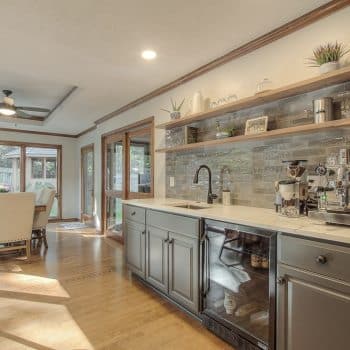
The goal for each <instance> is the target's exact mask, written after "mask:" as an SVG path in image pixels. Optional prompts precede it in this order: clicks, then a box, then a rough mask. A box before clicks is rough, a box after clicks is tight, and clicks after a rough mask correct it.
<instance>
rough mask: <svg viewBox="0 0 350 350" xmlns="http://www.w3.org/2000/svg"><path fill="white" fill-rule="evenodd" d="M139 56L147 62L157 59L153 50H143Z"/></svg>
mask: <svg viewBox="0 0 350 350" xmlns="http://www.w3.org/2000/svg"><path fill="white" fill-rule="evenodd" d="M141 56H142V58H143V59H145V60H148V61H149V60H154V59H155V58H156V57H157V53H156V52H155V51H153V50H145V51H142V54H141Z"/></svg>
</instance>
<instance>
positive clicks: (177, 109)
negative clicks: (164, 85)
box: [161, 98, 185, 119]
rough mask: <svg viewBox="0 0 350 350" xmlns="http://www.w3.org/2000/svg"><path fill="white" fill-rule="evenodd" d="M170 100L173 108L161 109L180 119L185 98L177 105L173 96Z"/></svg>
mask: <svg viewBox="0 0 350 350" xmlns="http://www.w3.org/2000/svg"><path fill="white" fill-rule="evenodd" d="M170 101H171V108H172V110H171V111H169V110H168V109H164V108H162V109H161V110H162V111H164V112H167V113H169V114H170V118H171V119H179V118H180V117H181V108H182V106H183V104H184V102H185V99H183V100H182V101H181V103H180V104H179V105H177V103H176V102H174V101H173V99H172V98H171V99H170Z"/></svg>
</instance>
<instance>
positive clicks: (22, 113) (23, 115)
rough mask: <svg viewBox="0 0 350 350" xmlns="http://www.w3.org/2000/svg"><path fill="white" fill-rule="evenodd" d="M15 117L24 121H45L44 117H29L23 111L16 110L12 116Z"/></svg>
mask: <svg viewBox="0 0 350 350" xmlns="http://www.w3.org/2000/svg"><path fill="white" fill-rule="evenodd" d="M16 116H17V117H18V118H25V119H30V120H38V121H43V120H45V117H39V116H36V115H30V114H27V113H24V112H23V111H18V110H16V114H15V115H14V117H16Z"/></svg>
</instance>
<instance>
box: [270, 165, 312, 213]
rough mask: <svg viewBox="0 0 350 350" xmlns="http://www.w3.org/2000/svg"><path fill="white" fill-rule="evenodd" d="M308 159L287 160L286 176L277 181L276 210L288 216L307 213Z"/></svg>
mask: <svg viewBox="0 0 350 350" xmlns="http://www.w3.org/2000/svg"><path fill="white" fill-rule="evenodd" d="M306 162H307V161H306V160H300V159H297V160H286V161H283V162H282V163H283V164H286V175H287V176H286V178H285V179H283V180H280V181H276V182H275V190H276V201H275V205H276V211H277V212H278V213H279V214H281V215H283V216H288V217H299V216H300V215H306V214H307V206H306V203H307V198H308V183H307V171H306V168H305V163H306Z"/></svg>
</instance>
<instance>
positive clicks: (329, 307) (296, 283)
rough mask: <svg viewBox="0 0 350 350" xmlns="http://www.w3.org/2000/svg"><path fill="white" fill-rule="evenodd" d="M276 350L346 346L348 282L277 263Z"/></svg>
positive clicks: (349, 311)
mask: <svg viewBox="0 0 350 350" xmlns="http://www.w3.org/2000/svg"><path fill="white" fill-rule="evenodd" d="M278 275H279V276H281V277H283V279H282V281H281V280H280V279H279V280H278V281H280V282H281V284H279V285H278V289H277V292H278V295H277V297H278V306H277V344H278V347H277V348H278V349H279V350H311V349H315V350H316V349H317V350H330V349H348V347H349V344H350V332H349V315H350V284H347V283H343V282H337V281H335V280H334V279H329V278H327V277H321V276H319V275H316V274H313V273H308V272H304V271H301V270H298V269H293V268H289V267H286V266H284V265H282V267H281V266H279V272H278Z"/></svg>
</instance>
